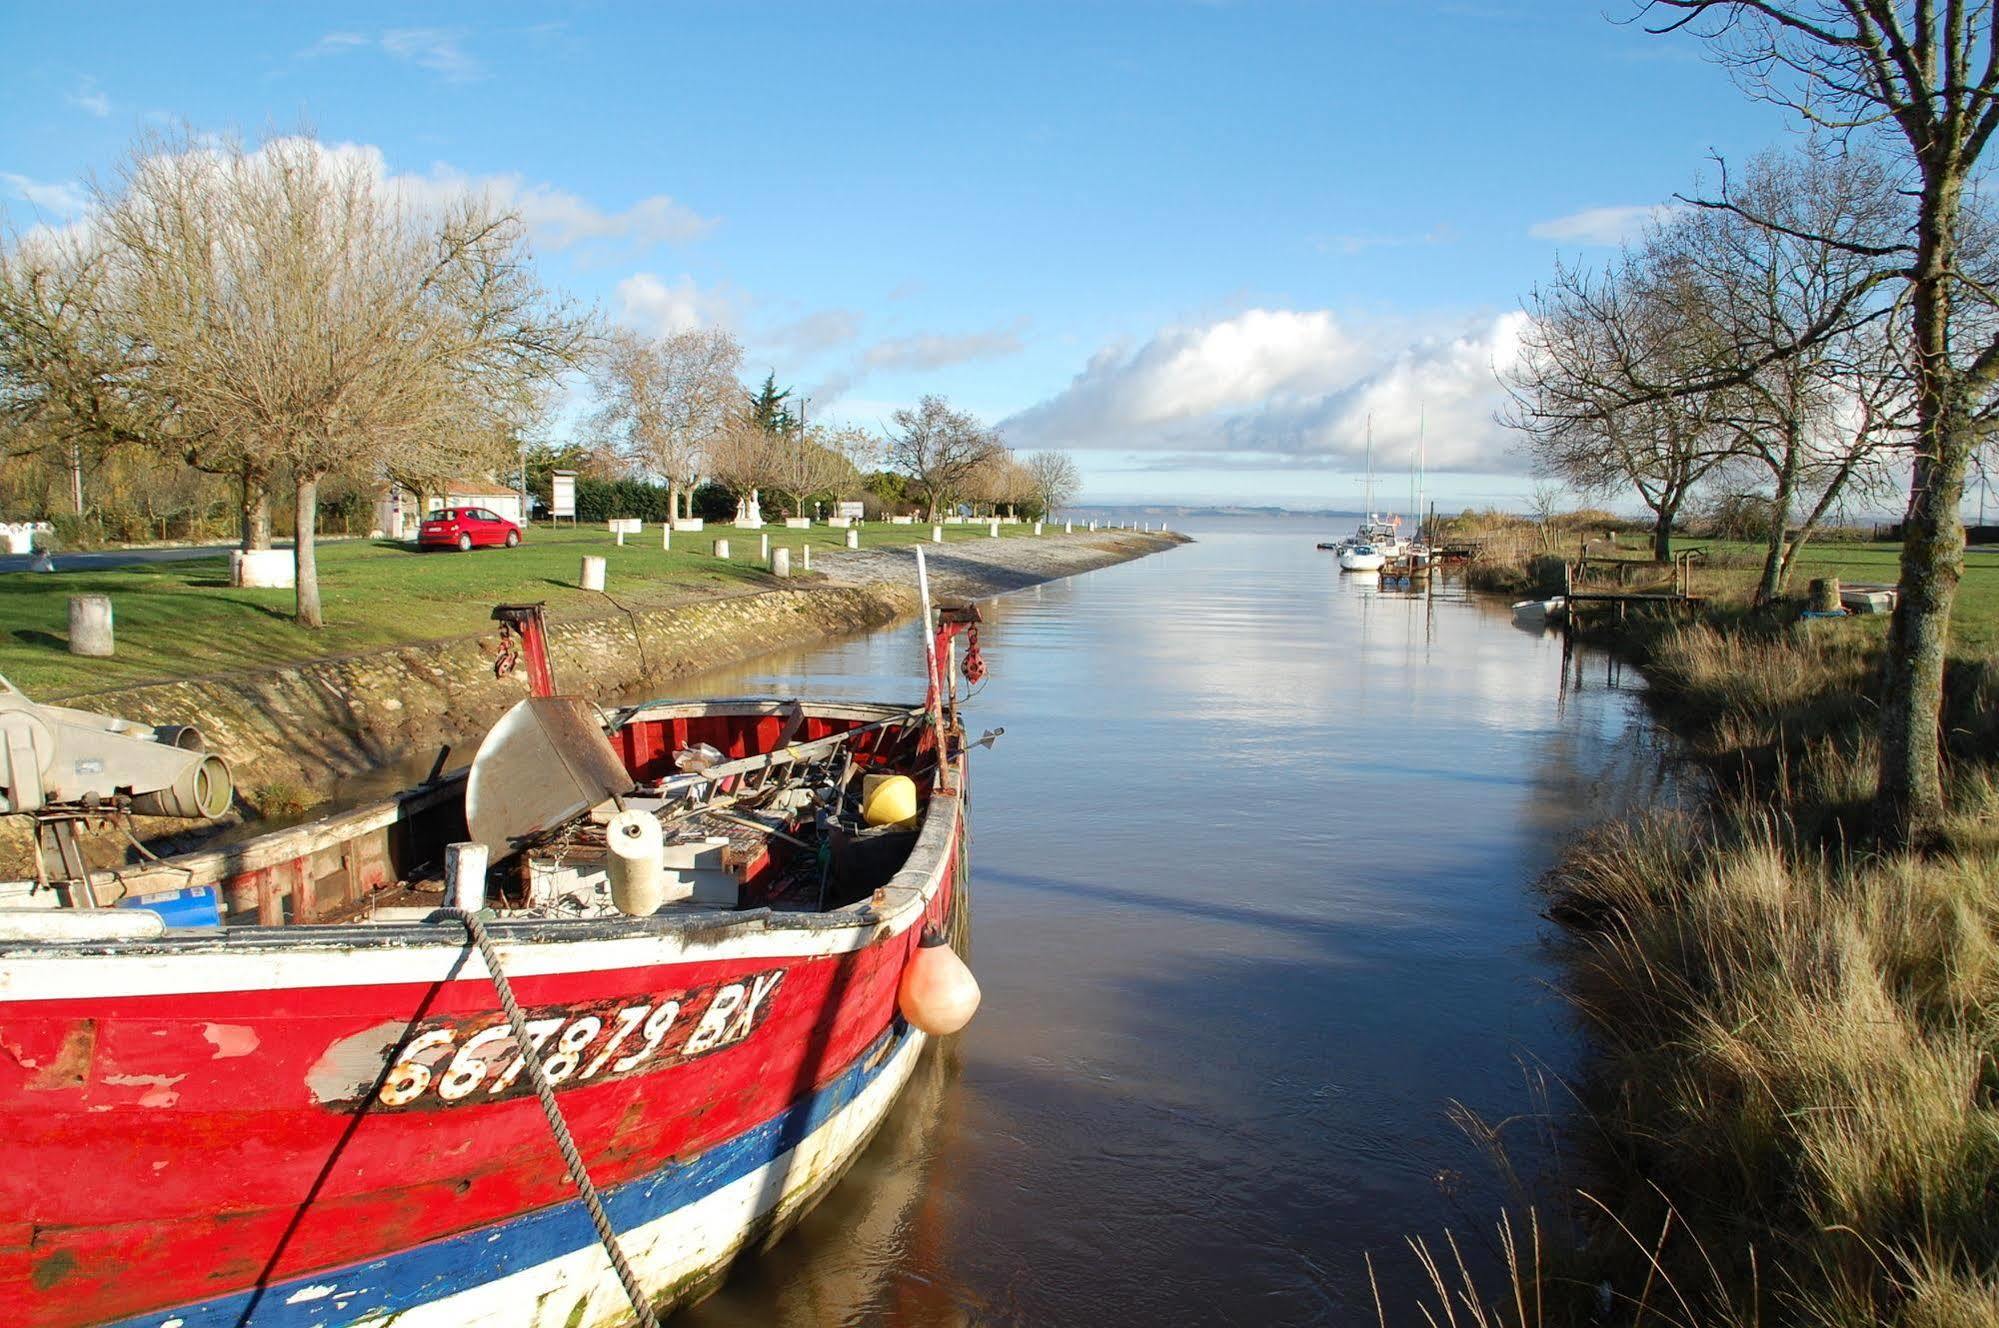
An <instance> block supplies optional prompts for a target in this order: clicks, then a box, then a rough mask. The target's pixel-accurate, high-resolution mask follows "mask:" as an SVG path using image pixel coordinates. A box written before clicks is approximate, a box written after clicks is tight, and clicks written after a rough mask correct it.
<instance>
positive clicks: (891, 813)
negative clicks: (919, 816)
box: [861, 775, 916, 825]
mask: <svg viewBox="0 0 1999 1328" xmlns="http://www.w3.org/2000/svg"><path fill="white" fill-rule="evenodd" d="M861 819H862V820H864V821H866V822H867V823H868V824H869V825H900V824H902V823H903V822H904V821H913V820H915V819H916V781H915V780H913V779H911V778H910V777H909V776H908V775H869V776H868V777H867V779H866V780H865V782H864V784H863V786H862V789H861Z"/></svg>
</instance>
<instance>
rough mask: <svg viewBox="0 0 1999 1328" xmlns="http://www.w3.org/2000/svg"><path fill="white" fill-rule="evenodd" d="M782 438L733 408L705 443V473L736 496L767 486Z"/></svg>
mask: <svg viewBox="0 0 1999 1328" xmlns="http://www.w3.org/2000/svg"><path fill="white" fill-rule="evenodd" d="M783 445H784V440H783V439H781V438H780V437H779V436H778V435H776V434H774V433H772V432H771V431H770V430H769V429H766V428H765V427H764V426H763V425H762V424H760V423H758V422H757V421H756V420H755V419H752V418H751V417H750V416H749V415H748V414H747V413H746V412H744V411H741V410H736V411H732V412H731V413H730V415H729V416H728V418H727V419H726V420H725V421H724V423H723V425H722V428H721V431H720V432H718V433H717V434H716V435H715V436H714V437H713V438H712V439H710V440H709V443H708V474H709V477H710V478H712V479H713V480H714V481H715V483H717V484H719V485H721V486H722V487H723V488H725V489H727V490H728V491H729V492H730V493H731V494H733V495H734V496H735V497H736V498H738V499H742V498H746V497H748V496H749V495H750V494H753V493H758V492H760V491H761V490H764V489H767V488H770V487H771V485H772V483H773V482H774V481H775V480H776V479H777V477H778V462H779V458H778V453H779V449H780V448H781V447H782V446H783Z"/></svg>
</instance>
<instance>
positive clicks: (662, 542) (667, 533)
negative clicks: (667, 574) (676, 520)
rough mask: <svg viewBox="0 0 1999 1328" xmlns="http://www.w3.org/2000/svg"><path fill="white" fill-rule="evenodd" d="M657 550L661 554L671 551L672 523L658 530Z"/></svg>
mask: <svg viewBox="0 0 1999 1328" xmlns="http://www.w3.org/2000/svg"><path fill="white" fill-rule="evenodd" d="M659 548H660V552H662V553H671V552H672V551H673V523H672V522H670V521H669V522H667V523H666V524H665V525H663V526H661V527H660V528H659Z"/></svg>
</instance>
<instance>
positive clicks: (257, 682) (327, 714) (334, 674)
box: [65, 534, 1179, 829]
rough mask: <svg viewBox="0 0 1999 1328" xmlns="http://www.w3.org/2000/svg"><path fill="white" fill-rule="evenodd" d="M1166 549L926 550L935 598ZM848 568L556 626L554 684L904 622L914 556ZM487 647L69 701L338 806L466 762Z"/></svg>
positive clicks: (857, 560) (596, 680)
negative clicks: (386, 775)
mask: <svg viewBox="0 0 1999 1328" xmlns="http://www.w3.org/2000/svg"><path fill="white" fill-rule="evenodd" d="M1177 542H1179V541H1178V538H1177V537H1173V536H1167V537H1159V536H1144V535H1130V534H1104V535H1097V536H1091V537H1084V536H1080V535H1079V536H1076V537H1073V538H1071V539H1048V540H1028V539H1008V540H998V541H993V542H992V543H990V544H985V543H983V542H981V543H979V544H976V545H975V544H971V543H961V544H951V545H944V546H940V547H938V548H937V550H936V551H935V554H934V555H933V567H932V572H933V577H934V578H935V582H936V584H937V585H938V586H939V593H943V594H952V595H958V596H976V595H980V594H991V593H996V592H998V591H1002V590H1008V589H1013V588H1015V587H1017V586H1022V585H1029V584H1033V583H1035V582H1039V581H1048V580H1053V579H1056V578H1059V577H1064V576H1069V575H1073V574H1075V573H1077V572H1081V571H1087V570H1090V569H1092V568H1096V567H1102V566H1107V565H1109V564H1112V563H1118V562H1123V561H1126V560H1128V559H1131V558H1136V557H1141V556H1143V555H1144V554H1147V553H1152V552H1155V551H1157V550H1160V549H1165V548H1170V547H1172V545H1173V544H1174V543H1177ZM849 558H850V559H851V561H846V562H843V561H842V560H841V559H839V558H837V557H826V558H824V559H822V565H823V566H824V567H825V570H826V571H827V573H829V574H830V575H828V576H826V577H825V578H823V579H818V578H815V580H813V581H811V582H802V583H801V584H799V585H798V586H797V587H795V588H785V589H773V590H767V591H761V592H754V593H749V594H741V595H733V596H727V597H722V598H711V599H696V600H690V601H688V602H687V603H684V604H680V605H676V606H674V607H671V608H666V609H656V610H652V611H649V612H640V613H632V614H626V613H622V612H617V611H615V610H614V611H613V612H612V613H611V614H610V615H609V616H605V617H599V618H589V619H582V620H570V621H564V622H558V623H553V624H551V626H550V649H551V656H552V661H553V664H554V667H555V674H556V682H557V685H558V686H559V687H561V688H562V690H563V691H565V692H573V693H577V694H580V695H585V696H589V697H591V698H593V699H596V700H600V701H610V700H612V699H613V698H617V697H625V696H630V695H631V694H632V693H633V692H635V691H640V690H642V689H645V688H648V687H654V686H658V685H660V684H663V683H667V682H669V681H670V680H672V679H674V678H677V677H683V676H685V675H687V674H690V673H695V672H699V671H701V670H704V669H710V668H715V667H718V666H721V665H725V664H731V663H735V662H738V661H741V660H744V659H748V658H752V657H754V656H756V655H760V654H764V653H767V652H769V651H773V650H779V649H783V648H786V647H791V646H797V645H801V644H806V643H809V642H812V641H816V640H823V639H827V638H831V637H836V636H841V635H846V634H850V633H853V632H859V631H866V630H869V629H871V628H875V627H880V626H883V625H885V624H887V623H889V622H891V621H893V620H895V619H896V618H898V617H901V616H903V615H905V614H908V613H910V612H913V611H914V609H915V607H916V594H915V559H914V555H913V553H912V552H911V551H909V550H907V549H902V550H893V551H890V550H869V551H865V552H864V553H863V554H858V555H850V556H849ZM616 590H617V587H615V586H613V587H611V591H612V593H613V594H615V593H616ZM497 646H498V637H497V633H495V634H493V635H488V636H481V637H472V638H461V639H458V640H452V641H441V642H433V643H427V644H423V645H413V646H405V647H401V648H398V649H393V650H383V651H375V652H370V653H368V654H363V655H353V656H348V657H345V658H339V659H329V660H321V661H317V662H314V663H311V664H305V665H300V666H296V667H287V668H280V669H270V670H263V671H257V672H250V673H232V674H227V675H219V676H215V677H207V678H189V679H182V680H177V681H172V682H162V683H154V684H149V685H144V686H137V687H128V688H121V689H118V690H115V691H106V692H98V693H93V694H89V695H84V696H76V697H71V698H68V700H67V701H66V702H65V703H66V704H69V705H73V706H76V707H78V708H80V709H87V710H95V711H100V712H102V713H105V714H111V715H122V716H124V717H126V718H129V719H134V720H138V721H140V722H142V723H149V724H160V723H170V722H192V723H195V724H198V725H199V726H200V727H201V729H202V731H203V733H204V734H206V735H207V737H208V741H209V746H210V747H211V748H212V749H213V750H215V751H217V752H219V753H221V754H222V755H223V756H224V757H225V758H227V759H228V761H229V762H230V765H231V767H232V768H233V769H234V771H235V773H236V782H237V786H238V788H239V789H242V790H245V791H246V792H248V791H253V790H256V789H257V788H259V787H260V786H263V785H267V784H273V783H283V784H290V785H297V786H300V787H301V788H302V789H304V790H309V791H311V792H313V793H316V794H318V795H319V796H321V797H325V796H330V795H334V794H337V792H338V789H339V783H340V781H341V780H342V779H343V778H345V777H348V776H352V775H356V774H359V773H362V772H365V771H370V770H375V769H379V768H381V767H383V766H389V765H394V764H397V763H400V762H406V761H409V760H412V759H417V760H422V761H427V760H429V759H430V758H431V757H432V756H434V754H435V753H436V751H437V749H438V748H439V746H441V745H443V744H450V745H452V746H453V747H454V748H455V749H456V750H455V754H454V756H453V758H452V759H453V763H454V764H456V763H459V762H462V761H464V760H467V759H469V758H470V756H471V754H472V750H473V748H474V746H475V745H476V743H477V741H478V739H479V738H480V737H481V736H482V735H483V734H484V733H485V731H486V729H487V727H488V726H489V725H491V723H492V722H493V721H494V720H495V719H497V718H498V717H499V716H500V715H501V714H502V713H503V712H505V710H506V709H507V708H508V707H509V706H511V705H513V704H514V703H515V702H516V701H518V700H520V699H521V697H522V696H523V695H525V694H526V693H525V686H526V675H525V672H524V671H522V670H520V669H518V668H516V669H515V670H514V671H513V673H511V674H510V675H509V676H506V677H495V676H494V673H493V667H494V659H495V653H496V650H497ZM161 828H162V829H165V828H166V827H165V826H164V825H163V826H162V827H161Z"/></svg>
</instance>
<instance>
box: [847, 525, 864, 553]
mask: <svg viewBox="0 0 1999 1328" xmlns="http://www.w3.org/2000/svg"><path fill="white" fill-rule="evenodd" d="M847 547H848V548H850V549H858V548H860V547H861V532H860V531H858V530H854V529H852V528H851V527H850V528H849V529H848V531H847Z"/></svg>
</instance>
